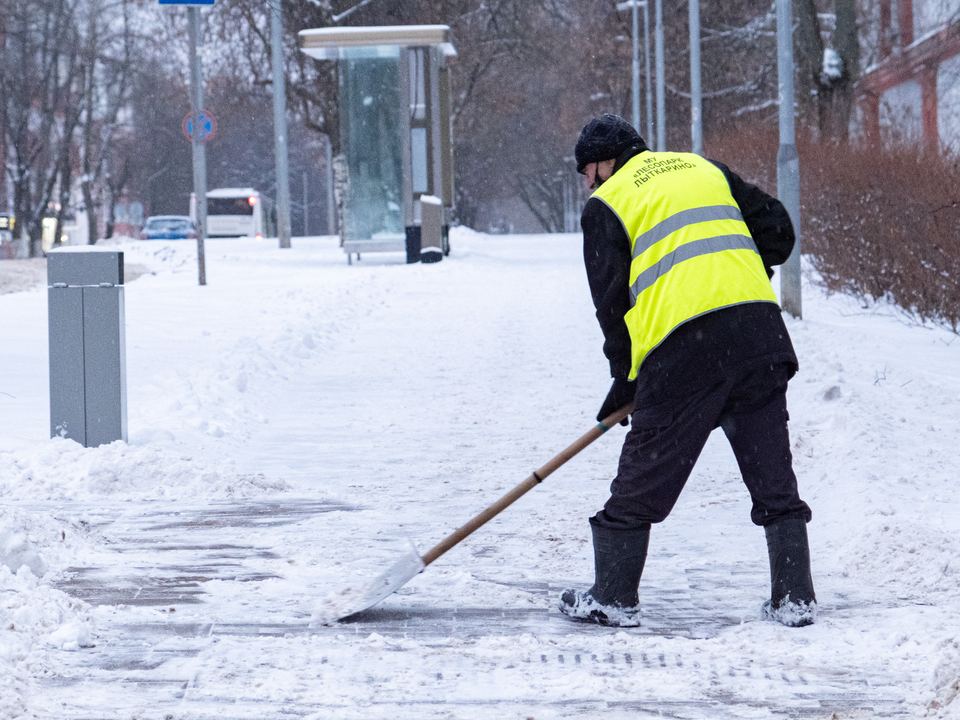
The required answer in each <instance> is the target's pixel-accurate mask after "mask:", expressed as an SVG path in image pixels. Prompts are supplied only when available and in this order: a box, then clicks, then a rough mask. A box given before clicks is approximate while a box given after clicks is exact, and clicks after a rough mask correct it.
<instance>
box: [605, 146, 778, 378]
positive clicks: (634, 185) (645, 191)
mask: <svg viewBox="0 0 960 720" xmlns="http://www.w3.org/2000/svg"><path fill="white" fill-rule="evenodd" d="M593 197H596V198H598V199H599V200H601V201H602V202H604V203H605V204H606V205H607V206H608V207H610V209H611V210H613V212H614V213H615V214H616V215H617V217H618V218H619V219H620V222H621V223H622V224H623V227H624V230H625V231H626V233H627V237H629V238H630V240H631V255H632V258H633V259H632V261H631V265H630V303H631V307H630V310H629V311H628V312H627V314H626V315H625V316H624V320H625V322H626V324H627V329H628V330H629V332H630V340H631V346H632V352H631V354H632V367H631V371H630V378H631V379H633V378H635V377H636V375H637V371H638V370H639V369H640V365H641V364H642V363H643V361H644V359H645V358H646V357H647V356H648V355H649V354H650V352H651V351H653V349H654V348H656V347H657V346H658V345H659V344H660V343H661V342H663V340H664V339H666V337H667V336H668V335H669V334H670V333H671V332H673V330H674V329H676V328H677V327H678V326H679V325H682V324H683V323H685V322H687V321H689V320H692V319H693V318H695V317H698V316H700V315H703V314H705V313H708V312H712V311H714V310H719V309H721V308H724V307H729V306H731V305H737V304H740V303H745V302H773V303H776V302H777V299H776V295H775V294H774V292H773V288H772V287H771V285H770V281H769V279H768V278H767V273H766V270H765V269H764V267H763V262H762V261H761V260H760V256H759V254H758V252H757V247H756V244H755V243H754V241H753V238H752V237H750V231H749V230H748V229H747V226H746V224H745V223H744V222H743V216H742V215H741V213H740V208H739V207H738V206H737V203H736V201H735V200H734V199H733V196H732V195H731V194H730V186H729V184H728V183H727V179H726V177H725V176H724V175H723V173H722V172H721V170H720V169H719V168H717V167H716V166H715V165H713V163H711V162H709V161H708V160H704V159H703V158H701V157H700V156H698V155H691V154H687V153H652V152H643V153H640V154H639V155H636V156H634V157H633V158H631V159H630V160H629V161H628V162H627V163H626V164H625V165H624V166H623V167H622V168H620V170H618V171H617V173H616V174H615V175H614V176H613V177H611V178H610V179H609V180H607V181H606V182H604V183H603V185H601V186H600V188H598V189H597V191H596V192H595V193H594V195H593Z"/></svg>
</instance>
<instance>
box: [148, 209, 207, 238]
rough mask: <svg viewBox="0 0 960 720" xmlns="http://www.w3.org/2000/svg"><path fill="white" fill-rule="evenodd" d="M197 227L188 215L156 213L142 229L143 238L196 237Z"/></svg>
mask: <svg viewBox="0 0 960 720" xmlns="http://www.w3.org/2000/svg"><path fill="white" fill-rule="evenodd" d="M196 237H197V228H196V226H195V225H194V224H193V221H192V220H191V219H190V218H188V217H187V216H186V215H154V216H153V217H150V218H147V224H146V225H144V226H143V230H141V231H140V239H141V240H181V239H184V240H189V239H196Z"/></svg>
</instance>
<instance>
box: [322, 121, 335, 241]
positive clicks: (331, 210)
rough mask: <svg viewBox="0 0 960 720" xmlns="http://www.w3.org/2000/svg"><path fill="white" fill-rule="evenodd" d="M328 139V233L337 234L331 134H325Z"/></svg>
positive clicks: (326, 144) (326, 148)
mask: <svg viewBox="0 0 960 720" xmlns="http://www.w3.org/2000/svg"><path fill="white" fill-rule="evenodd" d="M323 137H324V139H325V140H326V143H324V144H325V146H326V147H325V150H326V158H325V159H326V163H327V235H336V234H337V208H336V196H335V195H334V192H333V143H331V142H330V136H329V135H324V136H323Z"/></svg>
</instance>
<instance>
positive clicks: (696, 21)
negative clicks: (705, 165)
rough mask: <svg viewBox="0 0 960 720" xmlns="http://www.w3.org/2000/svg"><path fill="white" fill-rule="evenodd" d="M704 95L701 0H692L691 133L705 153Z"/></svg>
mask: <svg viewBox="0 0 960 720" xmlns="http://www.w3.org/2000/svg"><path fill="white" fill-rule="evenodd" d="M702 98H703V95H702V90H701V86H700V0H690V134H691V136H692V140H693V152H695V153H696V154H697V155H703V101H702Z"/></svg>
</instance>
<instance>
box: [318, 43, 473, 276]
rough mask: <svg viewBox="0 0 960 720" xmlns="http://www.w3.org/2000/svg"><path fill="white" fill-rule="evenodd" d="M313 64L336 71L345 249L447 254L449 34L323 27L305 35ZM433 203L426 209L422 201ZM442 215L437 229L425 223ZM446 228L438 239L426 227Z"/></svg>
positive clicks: (411, 256) (412, 257) (415, 257)
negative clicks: (331, 64)
mask: <svg viewBox="0 0 960 720" xmlns="http://www.w3.org/2000/svg"><path fill="white" fill-rule="evenodd" d="M300 48H301V50H302V51H303V52H304V53H306V54H307V55H310V56H311V57H314V58H317V59H320V60H337V61H338V62H339V66H338V75H339V107H340V152H341V154H342V155H343V158H344V161H345V168H344V170H345V175H346V176H345V178H343V179H344V184H343V186H342V203H343V205H342V217H341V223H340V227H341V228H342V231H341V232H342V237H341V240H342V244H343V249H344V252H346V253H347V258H348V260H349V259H350V258H351V256H352V255H353V254H356V255H357V256H358V257H359V256H360V254H361V253H364V252H386V251H406V254H407V262H417V261H419V260H420V252H421V248H433V247H440V248H441V249H442V252H443V254H447V253H448V252H449V248H450V245H449V226H450V218H451V217H452V212H453V205H454V187H453V144H452V139H451V117H450V81H449V74H448V71H447V60H448V58H451V57H454V56H455V55H456V51H455V50H454V48H453V43H452V36H451V32H450V28H449V27H448V26H447V25H400V26H383V27H348V28H318V29H314V30H303V31H301V32H300ZM421 198H426V201H423V202H422V201H421ZM425 206H426V208H427V212H428V213H432V212H434V208H435V207H439V208H441V219H440V222H439V223H433V222H428V223H426V224H424V222H423V219H424V215H423V213H424V207H425ZM435 226H439V227H440V237H439V238H434V237H426V236H425V233H427V234H432V232H431V231H430V230H429V228H433V227H435Z"/></svg>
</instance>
